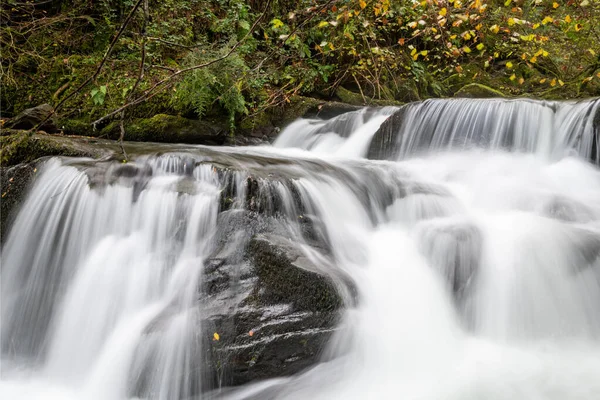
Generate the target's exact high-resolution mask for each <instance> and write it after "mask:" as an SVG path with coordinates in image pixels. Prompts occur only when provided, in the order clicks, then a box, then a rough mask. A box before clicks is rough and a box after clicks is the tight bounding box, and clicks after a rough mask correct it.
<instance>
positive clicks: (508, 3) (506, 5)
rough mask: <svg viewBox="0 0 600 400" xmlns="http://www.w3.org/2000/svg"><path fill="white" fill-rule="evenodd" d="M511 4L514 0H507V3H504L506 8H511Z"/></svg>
mask: <svg viewBox="0 0 600 400" xmlns="http://www.w3.org/2000/svg"><path fill="white" fill-rule="evenodd" d="M510 3H512V0H506V1H505V2H504V6H505V7H508V6H510Z"/></svg>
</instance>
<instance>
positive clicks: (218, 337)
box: [213, 332, 221, 342]
mask: <svg viewBox="0 0 600 400" xmlns="http://www.w3.org/2000/svg"><path fill="white" fill-rule="evenodd" d="M220 338H221V337H220V336H219V334H218V333H217V332H215V333H213V340H215V341H217V342H218V341H219V339H220Z"/></svg>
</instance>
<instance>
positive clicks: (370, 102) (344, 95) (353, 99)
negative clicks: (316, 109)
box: [335, 86, 418, 107]
mask: <svg viewBox="0 0 600 400" xmlns="http://www.w3.org/2000/svg"><path fill="white" fill-rule="evenodd" d="M335 94H336V96H337V97H339V98H340V100H341V101H343V102H344V103H348V104H352V105H355V106H376V107H385V106H401V105H402V104H403V103H402V102H400V101H397V100H379V99H372V98H370V97H364V98H363V96H362V95H361V94H360V93H354V92H351V91H350V90H348V89H344V88H343V87H341V86H340V87H339V88H338V89H337V90H336V92H335ZM417 97H418V96H417Z"/></svg>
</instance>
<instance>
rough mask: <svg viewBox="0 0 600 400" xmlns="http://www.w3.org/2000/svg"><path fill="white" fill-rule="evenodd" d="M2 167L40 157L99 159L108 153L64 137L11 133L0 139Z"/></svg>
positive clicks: (22, 132)
mask: <svg viewBox="0 0 600 400" xmlns="http://www.w3.org/2000/svg"><path fill="white" fill-rule="evenodd" d="M0 144H1V145H2V155H1V157H0V165H1V166H3V167H6V166H11V165H17V164H21V163H29V162H32V161H34V160H37V159H38V158H41V157H47V156H68V157H91V158H99V157H102V156H106V155H107V154H108V151H107V150H106V149H102V148H100V147H96V146H94V145H93V144H91V143H85V142H82V141H78V140H75V139H73V138H69V137H66V136H58V135H48V134H45V133H37V134H30V133H28V132H26V131H12V132H11V134H10V135H6V136H2V137H0Z"/></svg>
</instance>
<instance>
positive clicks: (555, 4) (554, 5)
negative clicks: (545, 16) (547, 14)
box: [552, 2, 560, 8]
mask: <svg viewBox="0 0 600 400" xmlns="http://www.w3.org/2000/svg"><path fill="white" fill-rule="evenodd" d="M559 6H560V4H558V3H557V2H554V3H552V8H558V7H559Z"/></svg>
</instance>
